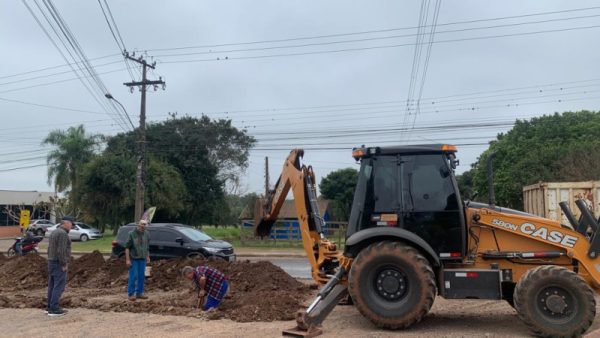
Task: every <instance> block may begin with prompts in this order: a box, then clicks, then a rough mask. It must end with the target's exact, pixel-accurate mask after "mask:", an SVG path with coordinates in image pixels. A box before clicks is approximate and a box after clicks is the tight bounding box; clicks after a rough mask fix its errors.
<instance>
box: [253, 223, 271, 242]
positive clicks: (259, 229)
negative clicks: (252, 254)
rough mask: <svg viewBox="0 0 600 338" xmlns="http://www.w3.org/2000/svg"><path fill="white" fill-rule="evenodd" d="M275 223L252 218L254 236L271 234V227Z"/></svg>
mask: <svg viewBox="0 0 600 338" xmlns="http://www.w3.org/2000/svg"><path fill="white" fill-rule="evenodd" d="M273 224H275V221H271V220H264V219H262V218H259V219H258V220H257V219H256V218H255V219H254V236H259V237H261V238H262V237H268V236H269V235H270V234H271V228H272V227H273Z"/></svg>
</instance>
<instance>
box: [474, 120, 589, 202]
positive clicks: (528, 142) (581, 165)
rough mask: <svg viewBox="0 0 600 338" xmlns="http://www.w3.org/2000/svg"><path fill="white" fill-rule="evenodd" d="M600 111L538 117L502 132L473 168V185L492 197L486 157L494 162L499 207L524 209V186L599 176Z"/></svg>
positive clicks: (495, 187) (520, 122) (484, 194)
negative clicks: (488, 186)
mask: <svg viewBox="0 0 600 338" xmlns="http://www.w3.org/2000/svg"><path fill="white" fill-rule="evenodd" d="M598 146H600V113H597V112H590V111H580V112H565V113H563V114H558V113H555V114H554V115H549V116H542V117H538V118H533V119H531V120H530V121H519V120H517V122H516V123H515V126H514V127H513V129H512V130H510V131H509V132H507V133H506V134H499V135H498V138H497V140H495V141H493V142H492V143H491V144H490V147H489V149H488V150H486V151H485V152H483V153H482V154H481V156H480V157H479V159H478V161H477V163H476V164H475V165H474V169H473V187H474V189H475V190H477V191H478V192H479V195H480V198H483V196H487V194H488V192H487V191H488V190H487V179H486V178H487V177H486V176H487V173H486V160H487V158H488V156H489V155H490V154H491V153H492V152H496V157H495V159H494V162H493V168H494V190H495V192H496V200H497V204H498V205H502V206H506V207H510V208H516V209H522V207H523V200H522V198H523V197H522V195H523V194H522V189H523V186H526V185H529V184H534V183H537V182H539V181H583V180H597V179H599V178H600V165H598V164H600V152H597V151H595V149H598Z"/></svg>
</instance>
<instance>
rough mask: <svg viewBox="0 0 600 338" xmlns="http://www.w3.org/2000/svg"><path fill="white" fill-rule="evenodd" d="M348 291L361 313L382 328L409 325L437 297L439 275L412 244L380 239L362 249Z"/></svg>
mask: <svg viewBox="0 0 600 338" xmlns="http://www.w3.org/2000/svg"><path fill="white" fill-rule="evenodd" d="M348 291H349V293H350V296H351V297H352V300H353V301H354V304H355V306H356V308H357V309H358V311H360V313H361V314H362V315H363V316H365V317H367V318H368V319H370V320H371V321H372V322H373V323H374V324H375V325H377V326H378V327H382V328H386V329H400V328H407V327H409V326H411V325H413V324H415V323H418V322H419V321H420V320H421V319H422V318H423V317H425V315H426V314H427V313H428V312H429V309H431V306H432V305H433V300H434V299H435V294H436V286H435V274H434V273H433V270H432V269H431V266H430V264H429V262H428V261H427V259H425V257H423V256H422V255H421V254H420V253H419V252H418V251H417V250H416V249H414V248H413V247H411V246H408V245H405V244H403V243H398V242H388V241H385V242H379V243H374V244H371V245H370V246H368V247H367V248H366V249H364V250H362V251H361V252H360V254H359V255H358V257H356V260H355V261H354V263H353V264H352V268H351V269H350V274H349V279H348Z"/></svg>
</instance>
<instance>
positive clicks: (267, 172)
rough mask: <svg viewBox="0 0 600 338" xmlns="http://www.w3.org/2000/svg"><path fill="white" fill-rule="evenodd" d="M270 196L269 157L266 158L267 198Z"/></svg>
mask: <svg viewBox="0 0 600 338" xmlns="http://www.w3.org/2000/svg"><path fill="white" fill-rule="evenodd" d="M268 195H269V156H265V197H267V196H268Z"/></svg>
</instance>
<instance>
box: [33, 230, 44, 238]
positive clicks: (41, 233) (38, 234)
mask: <svg viewBox="0 0 600 338" xmlns="http://www.w3.org/2000/svg"><path fill="white" fill-rule="evenodd" d="M35 234H36V235H37V236H44V230H42V229H37V230H36V231H35Z"/></svg>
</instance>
